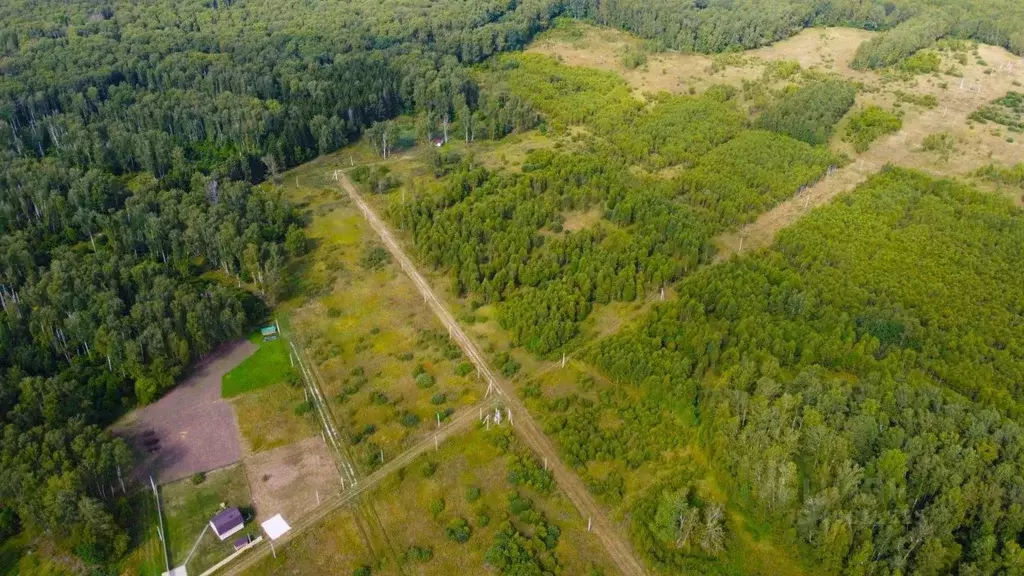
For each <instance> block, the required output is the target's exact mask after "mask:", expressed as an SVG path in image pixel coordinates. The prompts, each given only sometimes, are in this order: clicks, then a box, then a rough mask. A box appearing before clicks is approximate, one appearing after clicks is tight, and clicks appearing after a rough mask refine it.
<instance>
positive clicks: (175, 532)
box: [160, 465, 258, 574]
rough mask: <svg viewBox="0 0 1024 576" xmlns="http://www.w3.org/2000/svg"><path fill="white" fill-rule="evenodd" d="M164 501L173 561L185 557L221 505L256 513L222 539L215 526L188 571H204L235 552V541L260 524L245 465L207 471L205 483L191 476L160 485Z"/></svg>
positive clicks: (197, 572) (254, 530)
mask: <svg viewBox="0 0 1024 576" xmlns="http://www.w3.org/2000/svg"><path fill="white" fill-rule="evenodd" d="M160 497H161V499H162V501H163V509H164V522H165V523H166V525H167V541H168V544H169V545H170V550H171V565H172V566H177V565H180V564H181V563H182V562H184V561H185V558H187V557H188V554H189V551H190V550H192V546H193V545H195V543H196V541H197V539H198V538H199V535H200V534H201V533H202V532H203V529H204V528H205V527H206V526H207V525H208V523H209V521H210V518H212V517H213V516H214V515H215V514H216V513H217V512H218V511H219V510H220V505H221V504H224V505H226V506H228V507H231V506H235V507H237V508H239V509H241V510H242V514H243V515H245V516H250V515H252V517H251V518H249V519H248V521H247V522H246V525H245V528H244V529H243V531H242V532H239V533H238V534H237V535H236V536H234V537H232V538H228V539H227V540H226V541H224V542H221V541H220V540H218V539H217V536H216V534H214V533H213V531H212V530H207V531H206V533H205V534H203V536H202V539H201V540H200V541H199V546H198V547H197V548H196V552H195V554H194V555H193V556H192V559H191V560H190V561H189V563H188V571H189V573H193V574H200V573H202V572H203V570H206V569H207V568H209V567H210V566H213V565H214V564H216V563H217V562H219V561H220V560H222V559H224V558H225V557H226V556H228V555H229V554H231V553H232V552H234V548H233V543H234V541H235V540H236V539H237V538H241V537H242V536H243V535H244V534H247V533H249V534H254V533H255V532H256V531H257V530H258V529H257V528H256V523H255V516H254V512H253V509H252V495H251V493H250V492H249V482H248V480H246V477H245V470H244V469H243V468H242V466H240V465H237V466H230V467H228V468H223V469H220V470H215V471H213V472H208V473H207V474H206V479H205V480H204V481H203V482H202V483H201V484H198V485H196V484H193V483H192V479H191V478H186V479H184V480H179V481H178V482H172V483H170V484H166V485H164V486H161V487H160Z"/></svg>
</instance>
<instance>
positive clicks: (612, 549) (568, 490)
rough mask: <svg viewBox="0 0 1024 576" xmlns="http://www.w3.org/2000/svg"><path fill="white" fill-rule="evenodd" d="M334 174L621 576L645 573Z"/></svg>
mask: <svg viewBox="0 0 1024 576" xmlns="http://www.w3.org/2000/svg"><path fill="white" fill-rule="evenodd" d="M336 174H338V179H339V182H340V184H341V186H342V187H343V188H344V189H345V191H346V192H347V193H348V195H349V197H351V198H352V201H353V202H355V204H356V206H358V207H359V210H360V211H361V212H362V213H363V216H364V217H365V218H366V220H367V222H369V223H370V226H372V227H373V229H374V231H376V232H377V234H378V235H379V236H380V238H381V241H383V242H384V245H385V247H386V248H387V249H388V251H389V252H390V253H391V255H392V257H393V258H394V259H395V260H396V261H397V262H398V263H399V264H400V265H401V266H402V270H404V271H405V273H406V274H407V275H408V276H409V278H410V279H411V280H412V281H413V283H414V284H415V285H416V288H417V289H418V290H419V291H420V294H422V295H423V299H424V301H425V302H426V303H427V304H428V305H429V306H430V308H431V309H432V310H433V311H434V313H435V314H436V315H437V317H438V318H439V319H440V320H441V323H442V324H444V325H445V327H446V328H448V333H449V335H450V336H451V338H452V340H453V341H455V343H456V344H458V345H459V347H460V348H461V349H462V351H463V353H465V354H466V356H467V357H468V358H469V359H470V361H472V362H473V364H474V365H476V367H477V369H478V370H479V371H480V373H481V375H482V376H483V377H484V378H485V379H486V381H487V383H488V389H489V390H495V391H496V392H497V394H498V395H500V397H501V402H502V403H503V404H504V405H505V407H506V408H507V409H509V410H511V411H512V420H513V422H514V424H513V428H514V429H515V431H516V433H517V434H518V435H519V437H520V438H521V439H522V440H523V442H525V443H526V445H527V446H529V448H530V449H531V450H533V451H534V452H535V453H536V454H537V455H538V456H540V457H541V458H545V459H547V461H548V462H549V465H550V470H551V472H552V474H553V476H554V478H555V481H556V482H558V485H559V486H560V487H561V488H562V491H563V492H565V495H566V496H567V497H568V498H569V500H570V501H571V502H572V503H573V505H574V506H576V509H577V510H578V511H579V513H580V516H582V517H583V518H587V519H588V520H589V521H591V522H592V531H593V532H594V533H595V535H596V536H597V538H598V540H599V541H600V542H601V544H602V545H603V546H604V548H605V550H607V552H608V555H609V556H610V557H611V559H612V561H613V562H614V563H615V565H616V567H617V568H618V571H619V574H623V575H625V576H639V575H643V574H646V570H644V567H643V565H642V564H641V563H640V562H639V561H638V560H637V559H636V557H634V556H633V551H632V549H631V548H630V546H629V545H628V544H627V543H626V541H625V540H623V539H622V538H621V537H620V535H619V533H618V532H617V531H616V530H615V529H614V527H613V526H612V524H611V522H610V521H608V519H607V518H605V516H604V513H603V512H602V511H601V509H600V508H599V507H598V505H597V503H596V502H595V501H594V499H593V498H592V497H591V496H590V493H589V492H588V491H587V488H586V486H584V484H583V481H582V480H580V478H579V476H577V475H576V474H575V473H574V472H573V471H572V470H570V469H569V468H568V467H567V466H566V465H565V464H563V463H562V460H561V458H559V456H558V452H557V451H556V450H555V447H554V445H552V444H551V441H550V440H548V438H547V436H545V435H544V433H543V432H542V431H541V429H540V427H539V426H538V425H537V423H536V422H535V421H534V420H533V418H531V417H530V413H529V412H527V410H526V407H525V406H523V404H522V402H520V400H519V398H517V397H516V395H515V392H514V391H513V390H512V389H511V387H510V386H509V385H508V383H507V382H505V381H503V380H501V379H499V378H498V377H496V376H495V374H494V371H493V370H491V367H490V365H489V364H488V362H487V360H486V359H484V356H483V354H481V353H480V351H479V350H478V349H477V347H476V344H475V343H474V342H473V341H472V340H471V339H470V338H469V337H468V336H467V335H466V333H465V332H463V330H462V327H461V326H459V323H458V322H457V321H456V320H455V317H454V316H452V314H451V312H449V311H448V309H447V307H445V305H444V304H443V303H442V302H441V300H440V299H439V298H438V297H437V295H436V294H434V290H433V289H432V288H431V287H430V285H429V284H428V283H427V281H426V280H425V279H424V278H423V276H422V275H421V274H420V273H419V271H418V270H417V269H416V267H415V266H414V265H413V263H412V261H411V260H410V259H409V257H408V256H406V254H405V251H404V250H403V249H402V247H401V245H400V244H399V243H398V242H397V241H396V240H395V239H394V238H393V237H392V235H391V231H390V230H389V229H388V227H387V225H385V224H384V222H383V221H381V219H380V218H378V217H377V214H376V212H374V210H373V209H372V208H371V207H370V205H369V204H367V203H366V201H365V200H364V199H363V197H362V195H360V194H359V191H358V190H356V188H355V186H353V185H352V182H350V181H349V179H348V177H347V176H346V175H345V174H344V173H343V172H341V171H338V172H336Z"/></svg>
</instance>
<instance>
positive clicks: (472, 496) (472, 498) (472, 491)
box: [466, 486, 480, 503]
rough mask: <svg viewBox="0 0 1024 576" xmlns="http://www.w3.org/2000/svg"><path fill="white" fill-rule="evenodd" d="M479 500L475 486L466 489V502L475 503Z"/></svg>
mask: <svg viewBox="0 0 1024 576" xmlns="http://www.w3.org/2000/svg"><path fill="white" fill-rule="evenodd" d="M479 499H480V488H478V487H476V486H470V487H468V488H466V502H470V503H472V502H476V501H477V500H479Z"/></svg>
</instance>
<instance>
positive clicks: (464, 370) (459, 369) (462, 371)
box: [455, 362, 473, 376]
mask: <svg viewBox="0 0 1024 576" xmlns="http://www.w3.org/2000/svg"><path fill="white" fill-rule="evenodd" d="M472 371H473V365H472V364H470V363H469V362H461V363H459V365H458V366H456V367H455V373H456V374H458V375H459V376H465V375H467V374H469V373H470V372H472Z"/></svg>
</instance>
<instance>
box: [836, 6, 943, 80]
mask: <svg viewBox="0 0 1024 576" xmlns="http://www.w3.org/2000/svg"><path fill="white" fill-rule="evenodd" d="M952 27H953V21H952V18H951V17H950V16H949V15H948V14H946V13H944V12H941V11H937V10H936V11H930V12H927V13H924V14H921V15H919V16H916V17H914V18H911V19H909V20H906V21H904V22H902V23H900V24H899V25H898V26H896V27H895V28H893V29H892V30H888V31H886V32H883V33H882V34H879V35H878V36H876V37H874V38H872V39H870V40H868V41H867V42H864V43H863V44H861V45H860V47H859V48H857V54H856V55H855V56H854V58H853V62H851V63H850V66H851V67H853V68H857V69H862V70H863V69H866V68H872V69H874V68H885V67H887V66H894V65H896V64H897V63H898V62H900V61H901V60H904V59H906V58H910V57H911V56H913V55H914V54H915V53H916V52H917V51H918V50H922V49H924V48H927V47H929V46H931V45H932V44H934V43H935V41H936V40H938V39H939V38H942V37H943V36H945V35H947V34H949V32H950V30H951V29H952Z"/></svg>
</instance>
